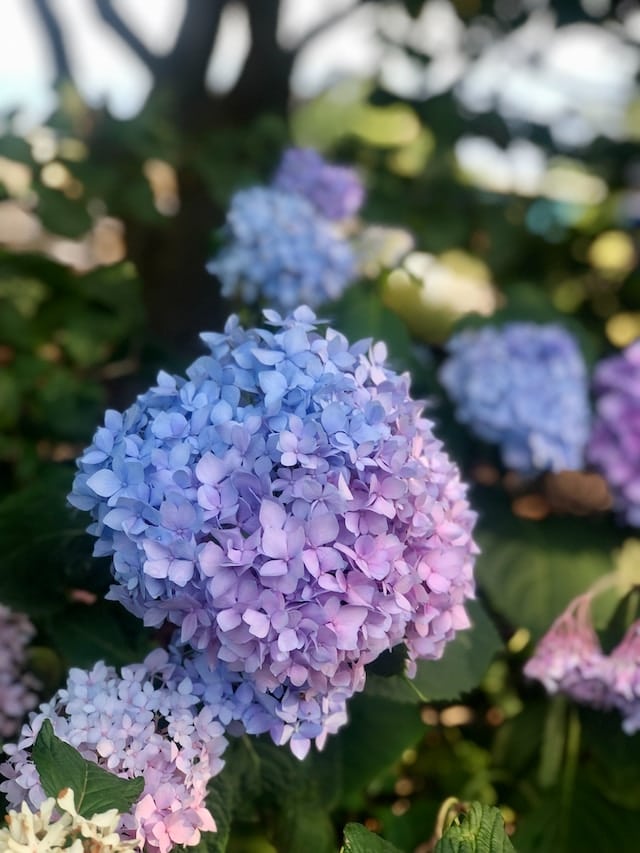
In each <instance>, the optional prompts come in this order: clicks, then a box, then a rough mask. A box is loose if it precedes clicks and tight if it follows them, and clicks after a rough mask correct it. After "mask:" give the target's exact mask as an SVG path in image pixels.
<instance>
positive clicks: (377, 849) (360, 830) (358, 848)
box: [342, 823, 400, 853]
mask: <svg viewBox="0 0 640 853" xmlns="http://www.w3.org/2000/svg"><path fill="white" fill-rule="evenodd" d="M342 852H343V853H400V851H399V850H398V848H397V847H394V845H393V844H390V843H389V842H388V841H385V840H384V838H380V836H379V835H376V834H375V833H373V832H369V830H368V829H367V828H366V827H364V826H362V824H360V823H348V824H347V825H346V826H345V828H344V845H343V847H342Z"/></svg>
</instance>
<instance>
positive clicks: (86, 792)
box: [32, 720, 144, 817]
mask: <svg viewBox="0 0 640 853" xmlns="http://www.w3.org/2000/svg"><path fill="white" fill-rule="evenodd" d="M32 757H33V762H34V764H35V765H36V768H37V770H38V773H39V774H40V782H41V783H42V787H43V788H44V791H45V794H47V796H48V797H57V796H58V795H59V794H60V792H61V791H63V790H64V789H65V788H71V789H72V791H73V793H74V795H75V806H76V810H77V811H78V814H81V815H83V817H91V816H92V815H94V814H98V813H100V812H105V811H107V810H108V809H117V810H118V811H119V812H121V813H125V812H128V811H129V810H130V809H131V806H132V805H133V804H134V803H135V802H136V800H137V799H138V798H139V797H140V794H141V793H142V790H143V788H144V779H143V778H142V777H141V776H138V777H136V778H134V779H121V778H120V777H119V776H114V774H113V773H109V772H108V771H106V770H103V769H102V767H98V765H97V764H94V763H93V762H92V761H87V759H86V758H83V757H82V756H81V755H80V753H79V752H78V751H77V750H76V749H74V748H73V747H72V746H69V744H68V743H65V742H64V741H62V740H60V738H58V737H56V735H55V734H54V732H53V726H52V725H51V722H50V720H44V722H43V723H42V727H41V729H40V731H39V733H38V736H37V738H36V740H35V743H34V744H33V750H32Z"/></svg>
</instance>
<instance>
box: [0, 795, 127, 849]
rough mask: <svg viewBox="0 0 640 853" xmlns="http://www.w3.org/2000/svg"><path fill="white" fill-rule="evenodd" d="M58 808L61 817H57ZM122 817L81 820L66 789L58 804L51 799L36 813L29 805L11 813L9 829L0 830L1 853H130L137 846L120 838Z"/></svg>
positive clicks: (113, 812)
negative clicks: (56, 809)
mask: <svg viewBox="0 0 640 853" xmlns="http://www.w3.org/2000/svg"><path fill="white" fill-rule="evenodd" d="M56 805H57V806H58V810H59V813H58V814H57V815H54V809H55V807H56ZM120 817H121V816H120V815H119V814H118V811H117V810H116V809H109V811H106V812H104V813H101V814H94V815H92V817H90V818H88V819H87V818H84V817H82V816H81V815H79V814H78V812H77V811H76V807H75V797H74V793H73V791H72V790H71V789H70V788H66V789H65V790H64V791H63V792H62V793H61V794H60V796H59V797H58V798H57V800H55V799H54V798H53V797H49V798H48V799H46V800H44V802H43V803H42V805H41V806H40V808H39V809H38V810H37V811H35V812H32V811H31V809H30V808H29V806H28V805H27V803H26V802H23V803H22V804H21V806H20V811H14V810H10V811H9V814H8V815H7V816H6V817H5V821H6V824H7V826H6V827H3V828H2V829H0V853H63V851H64V853H85V851H91V853H129V851H133V850H135V849H136V848H138V843H137V841H123V840H122V839H121V838H120V835H119V834H118V832H117V827H118V824H119V822H120ZM138 849H139V848H138Z"/></svg>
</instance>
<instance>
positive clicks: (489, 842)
mask: <svg viewBox="0 0 640 853" xmlns="http://www.w3.org/2000/svg"><path fill="white" fill-rule="evenodd" d="M434 853H515V849H514V846H513V844H512V843H511V841H509V837H508V835H507V833H506V832H505V828H504V821H503V819H502V815H501V814H500V811H499V810H498V809H497V808H495V806H483V805H481V804H480V803H471V805H470V807H469V809H468V811H466V812H464V814H462V815H459V816H458V817H457V818H456V819H455V820H454V822H453V823H452V824H451V826H449V828H448V829H447V831H446V832H445V833H444V835H443V836H442V838H441V839H440V840H439V841H438V843H437V844H436V847H435V851H434Z"/></svg>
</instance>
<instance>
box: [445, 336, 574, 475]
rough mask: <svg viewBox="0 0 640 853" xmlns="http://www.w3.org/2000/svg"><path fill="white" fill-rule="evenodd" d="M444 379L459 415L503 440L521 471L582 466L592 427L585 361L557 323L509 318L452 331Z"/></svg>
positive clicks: (510, 462)
mask: <svg viewBox="0 0 640 853" xmlns="http://www.w3.org/2000/svg"><path fill="white" fill-rule="evenodd" d="M447 351H448V353H449V357H448V359H447V360H446V361H445V363H444V365H443V366H442V368H441V371H440V379H441V381H442V383H443V385H444V387H445V389H446V391H447V393H448V394H449V396H450V397H451V399H452V401H453V403H454V405H455V410H456V417H457V418H458V420H459V421H461V422H462V423H464V424H468V426H469V427H470V429H471V430H472V431H473V432H474V433H476V435H478V436H479V437H480V438H482V439H484V440H485V441H489V442H492V443H494V444H497V445H499V446H500V451H501V454H502V458H503V461H504V463H505V465H506V466H507V467H509V468H512V469H514V470H516V471H521V472H523V473H532V472H534V471H544V470H551V471H562V470H572V469H579V468H581V467H582V463H583V453H584V447H585V444H586V442H587V438H588V434H589V421H590V414H589V401H588V392H587V372H586V368H585V365H584V362H583V359H582V356H581V354H580V351H579V349H578V346H577V345H576V343H575V341H574V339H573V337H572V336H571V335H570V334H569V332H567V331H566V330H565V329H564V328H562V327H561V326H557V325H554V324H549V325H544V326H541V325H536V324H535V323H507V324H506V325H504V326H502V327H500V328H495V327H492V326H484V327H483V328H480V329H468V330H465V331H463V332H460V333H458V334H457V335H454V336H453V338H451V340H450V341H449V343H448V345H447Z"/></svg>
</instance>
